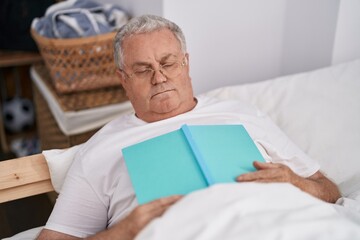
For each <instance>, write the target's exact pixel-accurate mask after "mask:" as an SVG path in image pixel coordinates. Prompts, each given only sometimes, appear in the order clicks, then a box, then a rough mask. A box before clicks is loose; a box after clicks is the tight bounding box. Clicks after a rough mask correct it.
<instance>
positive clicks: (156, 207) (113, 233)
mask: <svg viewBox="0 0 360 240" xmlns="http://www.w3.org/2000/svg"><path fill="white" fill-rule="evenodd" d="M180 198H181V196H178V195H175V196H170V197H166V198H160V199H157V200H154V201H152V202H149V203H146V204H143V205H140V206H138V207H136V208H135V209H134V210H133V211H132V212H131V213H130V214H129V215H128V216H127V217H126V218H124V219H123V220H122V221H120V222H118V223H117V224H115V225H114V226H113V227H111V228H110V229H108V230H105V231H103V232H100V233H99V234H96V235H95V236H93V237H90V238H87V239H119V240H120V239H121V240H130V239H134V238H135V236H136V235H137V234H138V233H139V232H140V231H141V230H142V229H143V228H144V227H145V226H146V225H147V224H148V223H149V222H150V221H151V220H153V219H154V218H156V217H159V216H161V215H162V214H163V213H164V212H165V211H166V210H167V209H168V208H169V207H170V206H171V205H173V204H174V203H175V202H177V201H178V200H179V199H180Z"/></svg>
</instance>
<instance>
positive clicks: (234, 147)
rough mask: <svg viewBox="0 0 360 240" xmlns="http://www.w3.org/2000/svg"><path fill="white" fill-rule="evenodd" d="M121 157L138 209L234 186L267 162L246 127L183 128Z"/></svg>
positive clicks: (131, 147)
mask: <svg viewBox="0 0 360 240" xmlns="http://www.w3.org/2000/svg"><path fill="white" fill-rule="evenodd" d="M122 153H123V156H124V159H125V163H126V166H127V169H128V172H129V175H130V179H131V182H132V185H133V187H134V189H135V194H136V197H137V200H138V202H139V204H143V203H146V202H149V201H152V200H155V199H158V198H161V197H166V196H170V195H177V194H180V195H183V194H187V193H190V192H192V191H195V190H199V189H202V188H206V187H208V186H211V185H213V184H216V183H230V182H235V178H236V177H237V176H239V175H241V174H243V173H246V172H252V171H255V170H256V169H255V168H254V166H253V162H254V161H262V162H264V158H263V156H262V155H261V153H260V152H259V150H258V149H257V147H256V145H255V143H254V142H253V140H252V139H251V137H250V136H249V134H248V132H247V131H246V129H245V128H244V127H243V126H242V125H183V126H182V127H181V128H180V129H178V130H176V131H172V132H169V133H166V134H164V135H161V136H158V137H155V138H152V139H149V140H146V141H143V142H140V143H137V144H134V145H131V146H129V147H126V148H124V149H122Z"/></svg>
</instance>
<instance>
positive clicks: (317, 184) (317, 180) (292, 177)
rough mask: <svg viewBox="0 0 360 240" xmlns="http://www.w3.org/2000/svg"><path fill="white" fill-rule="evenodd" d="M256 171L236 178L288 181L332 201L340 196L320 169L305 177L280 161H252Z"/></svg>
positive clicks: (256, 180)
mask: <svg viewBox="0 0 360 240" xmlns="http://www.w3.org/2000/svg"><path fill="white" fill-rule="evenodd" d="M254 167H255V168H256V169H257V171H256V172H250V173H245V174H242V175H240V176H238V177H237V178H236V181H238V182H266V183H269V182H288V183H291V184H293V185H294V186H296V187H298V188H300V189H301V190H303V191H304V192H307V193H310V194H311V195H313V196H315V197H317V198H320V199H322V200H324V201H327V202H331V203H334V202H336V200H337V199H339V198H340V197H341V195H340V192H339V189H338V187H337V186H336V185H335V184H334V183H333V182H332V181H331V180H330V179H328V178H327V177H325V176H324V175H323V174H322V173H321V172H320V171H317V172H316V173H314V174H313V175H311V176H310V177H307V178H303V177H301V176H299V175H297V174H295V173H294V172H293V171H292V170H291V169H290V168H289V167H288V166H285V165H283V164H280V163H262V162H256V161H255V162H254Z"/></svg>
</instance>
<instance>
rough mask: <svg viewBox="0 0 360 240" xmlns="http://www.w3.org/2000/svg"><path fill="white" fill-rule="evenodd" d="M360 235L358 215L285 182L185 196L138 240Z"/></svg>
mask: <svg viewBox="0 0 360 240" xmlns="http://www.w3.org/2000/svg"><path fill="white" fill-rule="evenodd" d="M155 239H156V240H169V239H171V240H177V239H179V240H180V239H181V240H221V239H223V240H225V239H226V240H231V239H241V240H247V239H252V240H255V239H261V240H263V239H266V240H272V239H274V240H275V239H276V240H281V239H292V240H296V239H306V240H308V239H311V240H314V239H319V240H322V239H323V240H329V239H341V240H347V239H349V240H354V239H360V214H359V213H356V212H353V211H349V209H347V208H345V207H342V206H338V205H334V204H329V203H326V202H323V201H321V200H319V199H317V198H314V197H312V196H310V195H309V194H307V193H304V192H302V191H301V190H299V189H298V188H296V187H294V186H292V185H290V184H287V183H272V184H261V183H241V184H237V183H235V184H222V185H215V186H213V187H210V188H208V189H205V190H201V191H197V192H194V193H192V194H189V195H187V196H186V197H184V198H183V199H181V200H180V202H178V203H177V204H175V205H174V206H173V207H171V208H170V209H169V210H168V211H167V212H166V213H165V214H164V215H163V216H162V217H160V218H158V219H156V220H154V221H152V222H151V223H150V224H149V225H148V226H147V227H146V228H145V229H144V230H143V231H142V232H141V233H140V234H139V235H138V236H137V238H136V240H155Z"/></svg>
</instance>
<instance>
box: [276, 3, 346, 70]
mask: <svg viewBox="0 0 360 240" xmlns="http://www.w3.org/2000/svg"><path fill="white" fill-rule="evenodd" d="M338 8H339V0H301V1H299V0H287V1H286V11H285V12H286V14H285V19H284V22H285V29H284V36H283V39H284V41H283V46H282V51H283V55H282V58H281V72H280V74H281V75H287V74H292V73H297V72H303V71H309V70H313V69H317V68H320V67H325V66H329V65H330V64H331V58H332V49H333V45H334V37H335V30H336V22H337V14H338Z"/></svg>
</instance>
